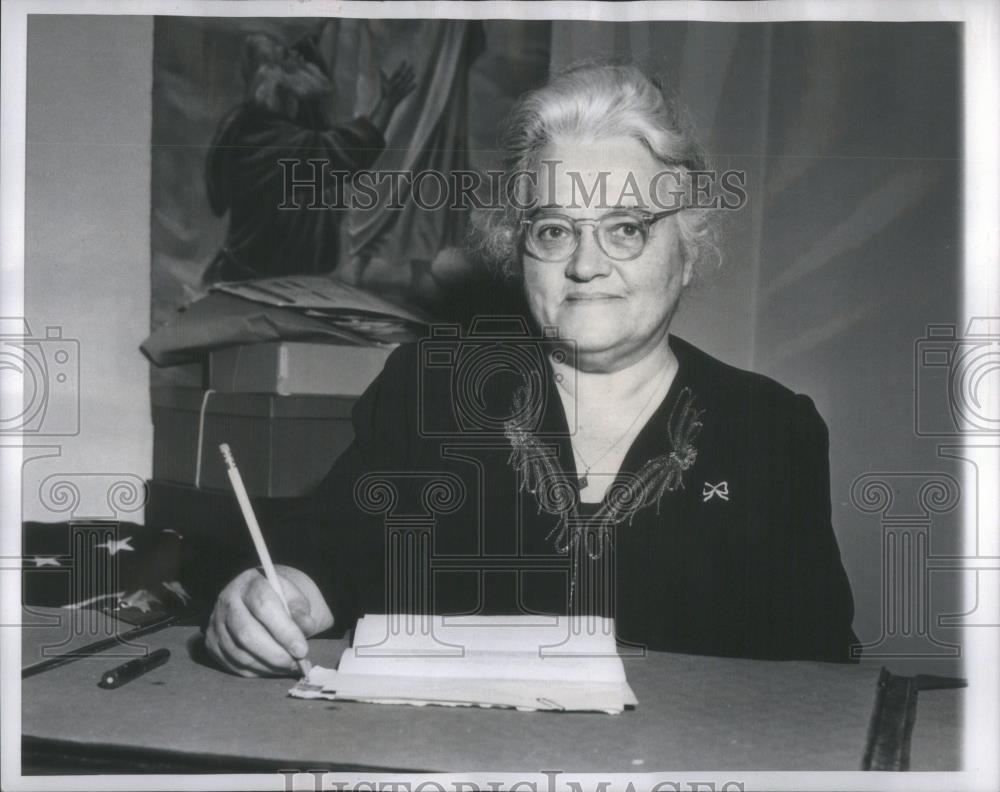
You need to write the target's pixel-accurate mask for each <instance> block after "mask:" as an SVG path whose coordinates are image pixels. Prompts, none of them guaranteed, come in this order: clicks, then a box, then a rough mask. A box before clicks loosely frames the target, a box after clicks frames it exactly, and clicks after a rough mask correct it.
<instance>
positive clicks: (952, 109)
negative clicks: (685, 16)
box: [24, 16, 961, 640]
mask: <svg viewBox="0 0 1000 792" xmlns="http://www.w3.org/2000/svg"><path fill="white" fill-rule="evenodd" d="M152 28H153V24H152V19H151V18H138V17H121V16H120V17H110V16H109V17H100V18H98V17H75V18H65V17H34V18H32V19H31V21H30V23H29V28H28V118H27V174H26V178H27V218H26V222H27V238H26V244H27V266H26V291H27V294H26V308H27V316H28V319H29V321H30V322H31V324H32V329H33V330H34V331H35V333H36V334H38V333H39V332H40V331H41V332H44V327H45V326H46V325H61V326H62V327H63V330H64V335H66V336H69V337H74V338H78V339H79V340H80V357H81V390H80V392H81V405H80V409H81V433H80V435H79V436H77V437H71V438H65V439H63V440H60V441H59V444H60V445H61V451H60V455H59V456H58V457H54V458H38V459H35V460H34V461H30V462H27V463H26V466H25V476H24V487H25V502H24V503H25V518H26V519H41V520H57V519H65V517H66V515H65V514H63V513H59V512H57V511H54V510H53V509H52V508H50V507H49V506H46V505H45V504H44V503H43V502H42V500H41V499H40V498H39V497H38V494H37V493H38V488H39V486H40V485H41V483H42V482H43V481H44V479H45V478H46V477H47V476H49V475H51V474H53V473H62V474H66V473H70V474H72V475H73V476H75V477H76V479H77V480H79V481H83V482H88V481H92V482H94V485H93V487H92V491H91V492H89V493H88V492H85V493H84V499H85V500H87V499H88V498H90V499H93V498H97V499H100V497H101V495H102V493H103V492H104V487H106V483H107V482H106V481H105V480H104V479H103V478H102V476H103V475H104V474H113V475H114V474H123V475H128V476H132V477H135V478H137V479H141V478H145V477H147V476H148V475H149V474H150V468H151V444H152V428H151V424H150V420H149V404H148V394H147V387H148V370H147V365H146V363H145V361H144V359H143V358H142V356H141V355H140V353H139V352H138V344H139V343H140V342H141V340H142V339H143V338H144V337H145V335H146V334H147V331H148V328H149V304H150V294H149V264H150V249H149V206H150V195H149V172H150V171H149V158H150V157H149V141H150V97H149V92H150V86H151V71H150V68H151V60H152V41H153V39H152ZM958 46H959V39H958V35H957V32H956V30H955V29H954V28H953V27H951V26H946V25H935V26H928V25H891V26H890V25H880V26H871V25H854V24H838V25H822V26H821V25H798V24H796V25H794V26H793V25H746V26H740V27H737V26H734V25H709V24H665V23H664V24H642V25H624V24H615V25H602V26H600V27H598V26H596V25H588V24H585V23H557V24H556V25H554V26H553V41H552V59H553V63H554V65H557V66H558V65H561V64H565V63H569V62H572V61H574V60H577V59H579V58H582V57H601V56H603V55H619V56H625V55H629V54H631V56H632V57H633V58H635V59H636V60H637V61H638V62H639V63H640V65H644V66H646V67H648V68H651V69H654V70H656V71H660V72H666V73H667V75H668V76H670V77H672V78H673V81H674V83H675V84H676V85H677V87H678V89H679V91H680V92H681V94H682V97H683V98H684V100H685V101H686V102H687V103H688V105H689V106H690V108H691V111H692V115H693V117H694V121H695V123H696V125H697V126H698V127H699V128H700V129H701V130H702V131H703V133H704V138H705V142H706V147H707V148H708V150H709V153H710V154H711V155H713V156H714V158H715V161H716V163H717V165H719V166H720V167H734V168H742V169H745V170H746V171H747V174H748V180H749V186H750V205H749V207H748V208H747V210H746V211H744V212H741V213H739V214H737V215H734V216H732V217H730V218H729V219H728V220H727V222H726V243H725V267H724V269H723V271H722V272H721V273H719V274H718V275H716V276H715V277H714V278H712V279H711V280H710V282H708V283H706V284H705V285H703V286H702V287H701V288H700V289H699V290H698V291H696V292H695V293H693V294H692V295H690V296H689V298H688V300H687V302H686V304H685V306H684V308H683V310H682V312H681V314H680V315H679V317H678V319H677V325H676V330H677V332H678V333H679V334H681V335H684V336H685V337H687V338H688V339H689V340H691V341H693V342H694V343H696V344H699V345H700V346H702V347H703V348H705V349H706V350H707V351H709V352H711V353H713V354H715V355H717V356H718V357H721V358H722V359H724V360H727V361H729V362H732V363H734V364H736V365H740V366H745V367H749V368H753V369H755V370H758V371H761V372H763V373H765V374H769V375H771V376H773V377H775V378H777V379H779V380H780V381H782V382H784V383H785V384H787V385H788V386H789V387H792V388H794V389H796V390H799V391H803V392H806V393H809V394H810V395H811V396H812V397H813V398H814V399H815V401H816V403H817V406H818V407H819V410H820V412H821V413H822V414H823V415H824V417H825V418H826V420H827V423H828V425H829V427H830V436H831V465H832V471H831V473H832V488H833V500H834V523H835V527H836V529H837V533H838V536H839V539H840V544H841V549H842V554H843V556H844V560H845V565H846V566H847V569H848V573H849V575H850V577H851V581H852V584H853V586H854V590H855V599H856V604H857V610H858V615H857V618H856V623H855V624H856V630H857V632H858V634H859V636H860V637H861V638H862V640H871V639H873V638H875V637H877V635H878V631H879V620H880V604H881V594H880V585H881V559H882V555H881V542H882V532H881V528H880V526H879V524H878V522H877V520H876V519H875V518H874V517H873V516H871V515H866V514H861V513H860V512H859V511H858V510H857V509H856V508H855V507H854V506H852V504H851V503H850V496H849V493H850V487H851V483H852V482H853V481H854V480H855V479H856V478H857V477H858V476H859V475H862V474H864V473H866V472H871V471H946V472H951V473H952V474H953V475H956V476H958V475H960V472H959V471H958V470H956V469H955V467H954V466H953V465H951V464H949V463H948V462H947V460H941V459H939V458H938V457H937V455H936V450H935V445H934V444H933V443H932V442H929V441H927V440H926V439H921V438H919V437H917V436H916V435H915V433H914V431H913V417H912V405H913V373H914V368H913V367H914V362H913V361H914V344H915V342H916V341H917V340H918V339H919V338H920V337H922V335H923V334H924V329H925V326H926V325H927V324H928V323H942V322H954V321H955V320H956V319H957V316H958V307H957V306H958V299H959V290H960V275H959V273H960V250H959V247H958V238H959V237H958V233H959V230H960V223H959V201H958V198H959V192H958V190H959V185H960V169H959V168H958V167H957V166H958V164H959V162H958V157H959V147H958V143H959V135H960V126H959V124H958V121H957V119H958V114H959V110H960V105H959V103H960V96H961V92H960V84H959V78H958V75H959V67H958V64H959V58H958V52H959V50H958ZM46 453H49V452H48V451H44V450H38V449H36V450H35V451H33V452H32V451H29V452H28V454H27V456H42V455H44V454H46ZM761 464H766V460H761ZM50 506H51V504H50ZM80 509H81V510H84V511H86V512H89V513H90V516H98V512H99V510H100V509H104V510H106V509H107V506H106V504H97V505H93V506H91V505H86V504H85V505H82V506H81V507H80ZM101 513H103V512H101ZM122 516H127V517H130V518H133V519H134V518H135V517H136V516H137V515H122ZM138 516H139V517H140V518H141V515H138ZM949 519H952V520H953V521H952V522H949ZM954 520H957V515H946V516H945V517H942V518H940V519H939V521H938V522H937V523H935V533H934V536H933V542H935V549H936V550H938V551H939V552H947V551H954V550H955V549H956V544H957V537H958V533H957V523H955V522H954ZM932 582H933V583H934V584H935V587H934V588H932V591H931V596H932V611H933V612H942V611H947V610H954V609H956V607H955V602H954V599H955V595H954V589H955V581H954V579H950V578H948V577H947V576H946V575H940V576H938V577H936V578H935V579H934V580H933V581H932ZM941 635H942V637H943V638H949V637H954V636H949V635H948V634H947V631H943V632H941Z"/></svg>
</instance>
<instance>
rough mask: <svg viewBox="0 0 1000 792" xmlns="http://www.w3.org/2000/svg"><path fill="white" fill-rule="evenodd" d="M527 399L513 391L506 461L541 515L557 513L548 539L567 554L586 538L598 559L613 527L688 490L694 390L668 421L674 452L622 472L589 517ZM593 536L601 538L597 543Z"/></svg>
mask: <svg viewBox="0 0 1000 792" xmlns="http://www.w3.org/2000/svg"><path fill="white" fill-rule="evenodd" d="M528 400H529V390H528V388H527V386H526V385H522V386H521V387H519V388H518V389H517V390H516V391H515V393H514V399H513V404H512V405H511V407H512V409H511V413H510V414H511V415H514V416H516V417H515V418H512V419H510V420H508V421H506V422H505V424H504V435H505V436H506V437H507V440H508V441H509V442H510V445H511V453H510V457H509V458H508V463H509V464H510V465H511V466H512V467H513V468H514V469H515V470H516V471H517V472H518V475H519V479H520V485H519V489H520V491H522V492H524V491H525V490H526V491H528V492H530V493H532V494H533V495H534V496H535V498H536V499H537V501H538V511H539V513H541V512H542V511H545V512H547V513H549V514H554V515H558V517H559V521H558V522H557V523H556V526H555V528H553V529H552V531H551V532H550V533H549V535H548V536H547V537H546V538H549V539H553V541H554V543H555V548H556V550H557V552H559V553H562V554H566V553H568V552H569V551H570V550H571V549H575V548H576V547H578V546H579V545H580V543H581V542H584V543H585V544H584V549H585V550H586V552H587V554H588V556H589V557H590V558H592V559H596V558H599V557H600V555H601V549H602V548H603V546H604V541H603V539H604V538H605V536H606V535H609V534H610V531H611V529H612V528H613V527H614V526H616V525H620V524H621V523H623V522H625V521H626V520H627V521H628V522H629V523H630V524H631V522H632V520H633V519H634V517H635V514H636V512H638V511H639V509H642V508H644V507H646V506H650V505H652V504H654V503H655V504H656V511H657V514H659V511H660V500H661V499H662V498H663V496H664V495H665V494H666V493H667V492H674V491H675V490H678V489H683V488H684V471H686V470H687V469H688V468H690V467H691V466H692V465H693V464H694V462H695V459H697V457H698V449H697V448H696V447H695V444H694V442H695V440H696V439H697V437H698V433H699V432H700V431H701V428H702V423H701V416H702V415H703V414H704V412H705V411H704V410H699V409H697V408H696V407H695V397H694V394H693V393H692V391H691V389H690V388H684V389H683V390H682V391H681V393H680V395H679V397H678V399H677V403H676V404H675V405H674V407H673V409H672V410H671V412H670V420H669V421H668V422H667V439H668V441H669V443H670V451H669V452H667V453H664V454H661V455H659V456H656V457H653V458H652V459H650V460H649V461H647V462H646V464H644V465H643V466H642V467H641V468H640V469H639V471H638V472H637V473H628V474H626V473H619V475H618V477H617V478H616V479H615V482H614V483H613V484H612V485H611V487H610V488H609V489H608V492H607V494H606V495H605V497H604V500H603V501H602V503H601V506H600V508H599V509H598V511H597V513H596V514H594V515H593V516H592V517H591V518H590V519H589V520H588V519H582V518H581V517H580V516H579V512H578V510H577V501H576V487H575V486H574V485H573V483H572V481H571V479H570V477H569V476H567V475H566V473H565V472H564V471H563V469H562V468H561V467H560V465H559V463H558V461H557V459H556V453H555V449H554V448H553V446H552V444H551V443H549V444H545V443H543V442H541V441H540V440H539V439H538V438H537V437H536V436H535V434H534V433H533V432H532V431H531V429H530V428H529V427H530V426H531V425H534V424H535V421H536V420H537V418H538V413H537V410H536V411H532V410H531V409H530V408H529V407H528ZM588 534H589V535H590V536H589V537H588V536H586V535H588ZM594 534H596V535H597V538H598V539H599V540H600V541H596V542H594V541H593V535H594ZM574 557H575V556H574ZM575 577H576V564H575V562H574V567H573V578H574V580H575ZM571 596H572V595H571Z"/></svg>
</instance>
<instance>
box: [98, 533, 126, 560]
mask: <svg viewBox="0 0 1000 792" xmlns="http://www.w3.org/2000/svg"><path fill="white" fill-rule="evenodd" d="M131 541H132V537H131V536H126V537H125V538H124V539H112V540H111V541H110V542H101V543H100V544H98V545H94V547H106V548H108V552H109V553H110V554H111V555H112V556H114V555H116V554H117V553H118V551H119V550H131V551H133V552H134V551H135V548H134V547H132V545H130V544H129V542H131Z"/></svg>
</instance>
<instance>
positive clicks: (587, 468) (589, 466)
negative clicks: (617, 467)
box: [570, 366, 673, 489]
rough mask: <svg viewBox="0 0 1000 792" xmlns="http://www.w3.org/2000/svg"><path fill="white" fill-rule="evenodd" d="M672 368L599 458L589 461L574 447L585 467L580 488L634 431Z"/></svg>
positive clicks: (586, 484)
mask: <svg viewBox="0 0 1000 792" xmlns="http://www.w3.org/2000/svg"><path fill="white" fill-rule="evenodd" d="M672 368H673V366H667V368H666V369H665V371H664V373H663V374H661V375H660V379H659V380H658V381H657V383H656V387H654V388H653V389H652V391H650V394H649V396H648V397H647V398H646V401H645V403H644V404H643V405H642V407H640V408H639V412H637V413H636V414H635V417H634V418H633V419H632V422H631V423H630V424H629V425H628V426H627V427H625V431H624V432H622V433H621V434H620V435H619V436H618V439H617V440H615V441H614V442H613V443H612V444H611V445H610V446H608V447H607V448H606V449H605V450H604V453H603V454H601V455H600V456H599V457H597V459H595V460H594V461H593V462H590V463H588V462H587V460H586V459H584V457H583V454H581V453H580V452H579V450H577V449H576V448H573V453H574V454H576V455H577V456H578V457H579V458H580V461H581V462H582V463H583V467H584V471H583V475H582V476H580V477H579V480H578V483H579V485H580V489H586V488H587V487H588V486H589V485H590V481H589V479H588V476H589V475H590V471H591V469H592V468H593V467H594V465H596V464H597V463H598V462H600V461H601V460H602V459H604V457H606V456H607V455H608V454H610V453H611V452H612V451H614V450H615V448H617V447H618V445H619V444H620V443H621V442H622V440H624V439H625V438H626V437H628V435H629V432H631V431H632V428H633V427H634V426H635V425H636V424H637V423H638V422H639V419H640V418H641V417H642V416H643V414H644V413H645V412H646V409H647V408H648V407H649V405H650V404H651V403H652V401H653V397H654V396H656V394H657V393H659V391H660V386H661V385H662V384H663V380H665V379H666V377H667V375H668V374H669V373H670V371H671V369H672ZM574 398H575V394H574ZM570 445H572V440H570Z"/></svg>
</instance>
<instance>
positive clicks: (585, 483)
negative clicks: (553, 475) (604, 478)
mask: <svg viewBox="0 0 1000 792" xmlns="http://www.w3.org/2000/svg"><path fill="white" fill-rule="evenodd" d="M578 483H579V485H580V489H587V486H588V485H589V484H590V482H589V481H587V474H586V473H584V474H583V475H582V476H580V481H579V482H578Z"/></svg>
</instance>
